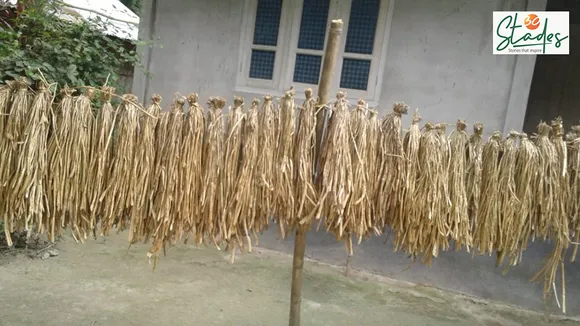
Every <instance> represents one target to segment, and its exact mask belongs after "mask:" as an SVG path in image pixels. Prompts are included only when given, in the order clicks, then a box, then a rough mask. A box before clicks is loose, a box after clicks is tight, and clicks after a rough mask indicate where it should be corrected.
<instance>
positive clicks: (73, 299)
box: [0, 234, 580, 326]
mask: <svg viewBox="0 0 580 326" xmlns="http://www.w3.org/2000/svg"><path fill="white" fill-rule="evenodd" d="M125 237H126V235H124V234H121V235H119V236H111V237H108V238H100V239H99V240H89V241H88V242H87V243H85V244H75V243H74V242H73V241H72V239H70V238H66V237H65V238H63V239H62V240H61V242H59V243H58V245H57V246H56V247H55V248H52V249H56V250H57V251H58V256H54V257H50V258H47V259H44V260H41V259H31V258H30V257H29V255H27V254H17V255H14V254H2V255H1V256H0V325H2V326H4V325H6V326H8V325H18V326H21V325H46V326H50V325H58V326H64V325H74V326H83V325H86V326H94V325H108V326H116V325H161V324H166V325H239V326H241V325H287V324H288V309H289V300H290V295H289V289H290V278H291V265H292V259H291V257H289V256H287V255H284V254H280V253H277V252H272V251H267V250H264V249H259V248H256V250H255V252H254V253H252V254H243V255H237V259H236V262H235V264H231V263H230V262H229V260H230V255H229V254H226V253H224V252H221V251H218V250H216V249H215V248H212V247H207V248H195V247H193V246H190V245H182V246H178V247H174V248H170V249H168V252H167V257H161V258H160V261H159V264H158V266H157V269H156V271H155V272H154V273H153V272H152V265H149V264H148V259H147V257H146V255H145V253H146V252H147V249H148V248H149V247H148V246H147V245H134V246H133V247H132V248H131V250H130V251H129V252H127V244H126V240H125ZM302 325H361V326H362V325H580V323H578V322H577V321H576V320H572V319H566V318H562V317H554V316H547V315H543V314H538V313H534V312H528V311H522V310H517V309H514V308H512V307H507V306H504V305H500V304H496V303H492V302H485V301H483V300H479V299H475V298H470V297H466V296H462V295H457V294H454V293H447V292H443V291H440V290H436V289H433V288H428V287H423V286H418V285H413V284H409V283H404V282H398V281H393V280H389V279H386V278H383V277H379V276H374V275H370V274H366V273H363V272H354V273H353V274H352V275H351V276H350V277H349V278H346V277H344V276H343V275H342V269H341V268H337V267H333V266H328V265H323V264H319V263H316V262H311V261H307V262H306V264H305V279H304V293H303V301H302Z"/></svg>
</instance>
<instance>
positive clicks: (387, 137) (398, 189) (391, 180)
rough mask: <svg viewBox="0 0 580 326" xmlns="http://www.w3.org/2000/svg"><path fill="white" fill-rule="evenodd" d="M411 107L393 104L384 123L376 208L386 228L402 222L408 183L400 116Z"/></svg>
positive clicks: (403, 104) (382, 126)
mask: <svg viewBox="0 0 580 326" xmlns="http://www.w3.org/2000/svg"><path fill="white" fill-rule="evenodd" d="M407 110H408V106H407V105H406V104H405V103H402V102H399V103H395V104H394V105H393V112H392V113H390V114H388V115H387V116H386V117H385V119H384V120H383V122H382V124H381V140H380V146H381V156H380V160H381V163H380V168H379V169H380V172H379V173H380V174H379V175H380V177H379V186H378V193H377V198H378V200H377V201H376V205H378V207H377V208H376V209H375V212H376V214H377V215H378V217H379V219H380V222H379V226H378V227H379V228H380V229H381V230H383V229H384V228H385V227H386V226H387V225H389V224H391V225H394V224H396V225H400V224H401V221H397V219H399V215H400V214H399V211H400V205H399V204H398V203H400V200H401V198H402V189H403V187H402V185H403V184H404V182H405V171H404V168H405V165H406V162H405V158H404V152H403V137H402V121H401V116H402V115H403V114H407Z"/></svg>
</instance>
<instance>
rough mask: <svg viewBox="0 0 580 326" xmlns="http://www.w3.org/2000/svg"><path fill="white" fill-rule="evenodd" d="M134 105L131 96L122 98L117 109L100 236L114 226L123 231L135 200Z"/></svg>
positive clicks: (136, 118) (136, 114) (136, 115)
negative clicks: (115, 131) (114, 137)
mask: <svg viewBox="0 0 580 326" xmlns="http://www.w3.org/2000/svg"><path fill="white" fill-rule="evenodd" d="M136 103H137V97H136V96H135V95H132V94H125V95H123V97H122V102H121V104H119V107H118V108H117V115H118V121H119V125H118V128H117V136H116V140H115V147H114V150H113V158H112V160H111V164H110V171H109V178H108V180H107V182H108V184H107V187H106V189H105V194H104V196H105V197H104V199H103V203H104V205H103V209H104V211H103V216H102V219H101V233H102V234H104V235H108V234H109V232H110V230H111V228H112V227H113V226H114V225H116V226H118V227H119V230H122V229H124V228H125V227H126V224H127V219H128V217H130V210H131V208H132V204H133V200H134V198H135V194H134V192H135V183H136V178H135V175H134V173H135V168H134V165H135V164H136V162H135V151H136V149H135V147H136V145H137V139H138V135H139V112H138V108H137V104H136Z"/></svg>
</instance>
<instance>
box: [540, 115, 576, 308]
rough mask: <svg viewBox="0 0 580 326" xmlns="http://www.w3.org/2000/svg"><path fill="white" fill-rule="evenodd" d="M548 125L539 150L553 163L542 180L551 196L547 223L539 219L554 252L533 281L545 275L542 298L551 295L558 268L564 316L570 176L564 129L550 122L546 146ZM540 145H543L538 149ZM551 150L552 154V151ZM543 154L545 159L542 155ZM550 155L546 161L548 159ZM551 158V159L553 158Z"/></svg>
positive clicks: (542, 132)
mask: <svg viewBox="0 0 580 326" xmlns="http://www.w3.org/2000/svg"><path fill="white" fill-rule="evenodd" d="M548 128H550V126H548V125H546V124H545V123H544V124H542V123H541V124H540V126H539V127H538V133H539V134H540V136H542V137H543V136H546V137H545V138H542V139H539V138H538V147H539V149H540V154H541V156H542V158H544V159H546V161H548V162H551V163H554V164H553V165H551V164H550V165H546V166H544V167H547V168H548V171H546V174H545V175H544V177H545V178H546V177H547V178H548V179H549V180H547V181H548V182H549V185H550V186H551V187H550V188H551V194H553V201H552V202H551V204H552V206H551V207H552V211H551V212H550V214H546V217H547V218H548V219H549V220H544V221H542V220H540V223H541V224H542V225H541V226H542V227H544V228H543V229H541V230H544V234H543V235H544V236H545V237H546V236H549V237H550V238H551V239H552V240H553V241H554V249H553V251H552V253H551V254H550V256H549V258H548V261H547V262H546V265H545V266H544V267H543V268H542V269H541V270H540V271H539V272H538V273H537V274H536V275H535V276H534V278H533V279H532V280H537V279H538V278H539V277H540V276H544V297H546V296H548V295H549V294H550V293H551V290H552V289H554V290H555V289H556V285H555V280H556V273H557V272H558V268H561V272H562V277H561V281H562V312H564V313H566V292H565V291H566V290H565V281H564V256H565V254H566V250H567V249H568V246H569V244H570V238H569V220H568V215H567V212H566V208H567V197H568V194H569V192H568V190H569V188H568V187H569V185H570V184H569V177H568V173H567V168H568V162H567V160H568V156H567V155H568V152H567V146H566V142H565V140H564V127H563V123H562V120H561V119H560V118H557V119H555V120H553V121H552V125H551V131H552V138H551V139H550V144H551V145H552V147H551V148H550V146H548V143H547V142H545V140H546V139H547V134H548V132H549V130H550V129H548ZM540 144H541V145H542V146H540ZM552 148H553V152H552ZM544 155H545V156H544ZM548 155H549V156H550V157H549V159H548V157H547V156H548ZM552 155H553V156H552Z"/></svg>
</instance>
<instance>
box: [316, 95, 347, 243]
mask: <svg viewBox="0 0 580 326" xmlns="http://www.w3.org/2000/svg"><path fill="white" fill-rule="evenodd" d="M336 99H337V100H336V103H335V104H334V109H333V113H332V119H331V121H330V125H329V127H328V137H327V141H326V143H325V147H324V148H323V149H322V159H321V163H322V164H321V166H322V185H321V189H322V195H321V201H320V203H319V205H322V207H323V211H322V212H323V215H324V216H325V222H326V227H327V229H328V231H329V232H332V233H333V234H334V235H335V236H336V238H337V239H338V240H346V241H349V238H350V236H349V235H350V234H351V233H352V231H353V230H352V229H351V228H350V226H351V224H349V223H348V222H349V221H348V217H347V216H346V208H347V205H348V203H349V201H350V200H351V195H352V192H353V181H354V180H353V167H352V157H351V153H350V150H349V143H350V140H349V138H350V135H349V134H350V132H349V126H348V123H349V120H350V112H349V111H348V104H347V101H346V94H345V93H343V92H339V93H338V94H337V95H336ZM317 218H319V216H317ZM349 254H352V252H349Z"/></svg>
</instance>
